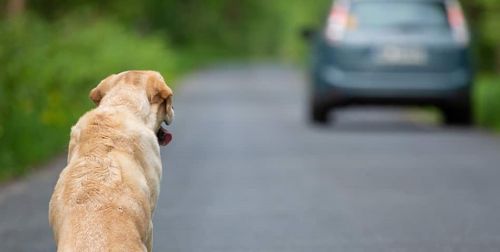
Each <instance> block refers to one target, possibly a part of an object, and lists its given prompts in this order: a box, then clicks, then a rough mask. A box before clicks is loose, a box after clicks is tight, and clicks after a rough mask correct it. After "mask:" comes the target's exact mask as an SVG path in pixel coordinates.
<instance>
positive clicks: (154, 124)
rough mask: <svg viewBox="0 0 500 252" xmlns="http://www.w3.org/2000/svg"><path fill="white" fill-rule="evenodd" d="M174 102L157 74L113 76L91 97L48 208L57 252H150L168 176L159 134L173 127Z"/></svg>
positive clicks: (72, 137) (137, 73)
mask: <svg viewBox="0 0 500 252" xmlns="http://www.w3.org/2000/svg"><path fill="white" fill-rule="evenodd" d="M172 96H173V93H172V90H171V89H170V88H169V87H168V86H167V85H166V84H165V82H164V80H163V77H162V76H161V75H160V74H159V73H157V72H153V71H127V72H122V73H120V74H115V75H111V76H109V77H107V78H106V79H104V80H103V81H101V83H100V84H99V85H98V86H97V87H96V88H94V89H93V90H92V91H91V92H90V98H91V99H92V100H93V101H94V102H95V103H96V104H97V108H95V109H93V110H92V111H90V112H87V113H86V114H85V115H83V116H82V117H81V118H80V120H79V121H78V123H77V124H76V125H75V126H74V127H73V128H72V130H71V140H70V143H69V150H68V165H67V166H66V168H65V169H64V170H63V171H62V172H61V174H60V177H59V180H58V182H57V184H56V186H55V189H54V193H53V195H52V198H51V200H50V204H49V222H50V224H51V226H52V229H53V232H54V237H55V240H56V243H57V247H58V251H75V252H83V251H151V249H152V247H151V246H152V229H153V224H152V220H151V217H152V214H153V211H154V209H155V206H156V201H157V197H158V193H159V183H160V179H161V173H162V166H161V160H160V147H159V144H158V139H157V136H156V132H157V131H158V130H159V129H160V127H161V126H160V125H161V123H162V122H163V121H165V122H166V123H167V124H170V123H171V122H172V120H173V117H174V112H173V107H172Z"/></svg>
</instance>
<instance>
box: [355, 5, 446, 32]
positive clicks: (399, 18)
mask: <svg viewBox="0 0 500 252" xmlns="http://www.w3.org/2000/svg"><path fill="white" fill-rule="evenodd" d="M350 16H351V17H350V19H351V21H352V22H353V23H354V24H355V26H357V27H358V28H420V27H425V28H436V29H443V28H448V27H449V24H448V18H447V14H446V8H445V6H444V4H443V3H441V2H433V1H405V2H399V1H370V2H361V1H360V2H354V3H353V5H352V6H351V13H350Z"/></svg>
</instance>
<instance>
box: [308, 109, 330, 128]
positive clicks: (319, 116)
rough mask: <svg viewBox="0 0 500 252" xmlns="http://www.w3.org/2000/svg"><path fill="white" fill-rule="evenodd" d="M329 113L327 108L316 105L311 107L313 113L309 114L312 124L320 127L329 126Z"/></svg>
mask: <svg viewBox="0 0 500 252" xmlns="http://www.w3.org/2000/svg"><path fill="white" fill-rule="evenodd" d="M328 112H329V110H328V109H326V108H323V107H320V106H317V105H314V104H313V105H311V111H310V114H309V118H310V121H311V123H314V124H318V125H320V124H322V125H325V124H328V122H329V118H328Z"/></svg>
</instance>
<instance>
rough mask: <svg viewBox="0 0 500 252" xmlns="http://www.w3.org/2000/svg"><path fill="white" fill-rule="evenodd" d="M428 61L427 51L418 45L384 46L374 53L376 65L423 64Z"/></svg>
mask: <svg viewBox="0 0 500 252" xmlns="http://www.w3.org/2000/svg"><path fill="white" fill-rule="evenodd" d="M428 61H429V55H428V53H427V51H426V50H425V49H422V48H419V47H400V46H385V47H382V48H379V49H377V50H375V54H374V62H375V63H376V64H378V65H425V64H427V62H428Z"/></svg>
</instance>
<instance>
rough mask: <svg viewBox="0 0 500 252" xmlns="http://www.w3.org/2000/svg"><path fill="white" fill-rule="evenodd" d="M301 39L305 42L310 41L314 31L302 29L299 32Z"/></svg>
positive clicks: (314, 33) (306, 28) (309, 28)
mask: <svg viewBox="0 0 500 252" xmlns="http://www.w3.org/2000/svg"><path fill="white" fill-rule="evenodd" d="M300 35H301V37H302V38H303V39H304V40H306V41H311V40H312V39H313V38H314V37H315V36H316V29H314V28H312V27H304V28H302V30H301V31H300Z"/></svg>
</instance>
